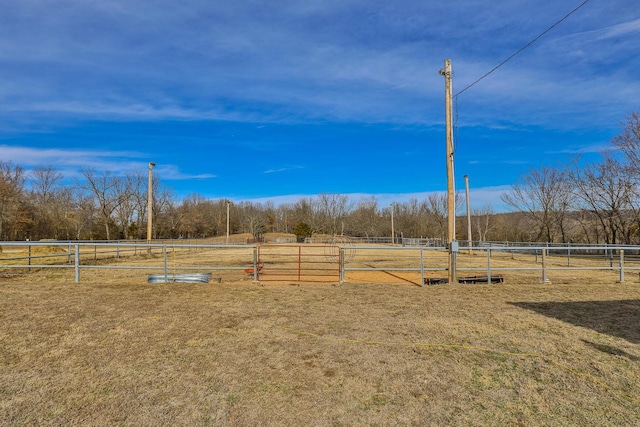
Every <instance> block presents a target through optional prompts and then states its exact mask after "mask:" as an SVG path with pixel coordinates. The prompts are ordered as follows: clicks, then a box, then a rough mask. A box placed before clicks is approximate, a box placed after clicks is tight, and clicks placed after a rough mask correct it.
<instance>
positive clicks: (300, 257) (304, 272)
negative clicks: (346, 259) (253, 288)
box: [258, 245, 340, 282]
mask: <svg viewBox="0 0 640 427" xmlns="http://www.w3.org/2000/svg"><path fill="white" fill-rule="evenodd" d="M258 280H259V281H296V282H339V281H340V248H339V247H338V246H333V245H260V246H258Z"/></svg>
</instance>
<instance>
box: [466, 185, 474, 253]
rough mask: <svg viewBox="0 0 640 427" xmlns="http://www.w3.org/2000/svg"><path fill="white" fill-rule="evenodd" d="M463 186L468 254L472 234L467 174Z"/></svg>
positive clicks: (471, 243)
mask: <svg viewBox="0 0 640 427" xmlns="http://www.w3.org/2000/svg"><path fill="white" fill-rule="evenodd" d="M464 188H465V194H466V199H467V247H468V248H469V255H471V254H472V253H473V250H472V249H471V246H473V236H472V235H471V202H470V200H469V175H465V176H464Z"/></svg>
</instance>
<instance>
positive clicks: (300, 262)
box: [298, 246, 302, 282]
mask: <svg viewBox="0 0 640 427" xmlns="http://www.w3.org/2000/svg"><path fill="white" fill-rule="evenodd" d="M301 269H302V246H298V282H299V281H300V270H301Z"/></svg>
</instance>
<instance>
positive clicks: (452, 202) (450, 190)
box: [440, 59, 458, 283]
mask: <svg viewBox="0 0 640 427" xmlns="http://www.w3.org/2000/svg"><path fill="white" fill-rule="evenodd" d="M440 75H441V76H444V92H445V93H444V105H445V113H446V134H447V205H448V211H449V213H448V215H449V224H448V240H449V274H448V280H449V283H456V282H457V278H456V255H457V252H458V242H456V194H455V191H456V190H455V185H454V180H453V176H454V175H453V86H452V84H451V60H450V59H445V60H444V69H443V70H440Z"/></svg>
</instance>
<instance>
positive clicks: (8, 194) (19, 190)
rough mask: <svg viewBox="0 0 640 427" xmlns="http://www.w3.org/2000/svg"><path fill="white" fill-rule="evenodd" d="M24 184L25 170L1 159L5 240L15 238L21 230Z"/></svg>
mask: <svg viewBox="0 0 640 427" xmlns="http://www.w3.org/2000/svg"><path fill="white" fill-rule="evenodd" d="M24 184H25V178H24V170H23V169H22V168H21V167H20V166H17V165H13V164H12V163H11V162H3V161H0V238H1V239H3V240H10V237H14V238H15V237H16V235H17V232H18V231H19V228H20V227H18V224H19V222H20V217H21V216H22V212H21V210H22V206H21V202H22V201H23V192H24ZM10 227H12V228H13V230H10ZM10 231H13V232H12V233H10ZM10 234H11V235H12V236H10Z"/></svg>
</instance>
